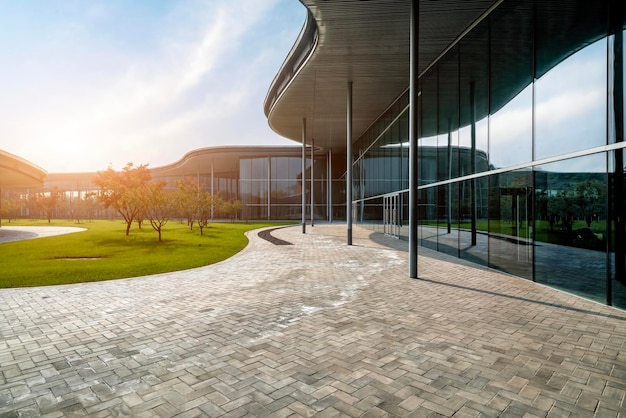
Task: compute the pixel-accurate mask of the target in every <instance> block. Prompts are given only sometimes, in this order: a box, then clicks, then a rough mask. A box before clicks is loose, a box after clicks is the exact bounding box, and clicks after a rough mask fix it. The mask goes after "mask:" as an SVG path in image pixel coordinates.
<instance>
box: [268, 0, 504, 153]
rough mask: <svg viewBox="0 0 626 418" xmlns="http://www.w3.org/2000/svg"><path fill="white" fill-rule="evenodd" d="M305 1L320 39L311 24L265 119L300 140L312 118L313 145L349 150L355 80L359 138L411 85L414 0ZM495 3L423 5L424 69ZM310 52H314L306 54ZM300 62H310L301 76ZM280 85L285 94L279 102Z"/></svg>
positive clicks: (469, 0)
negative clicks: (350, 100) (348, 104)
mask: <svg viewBox="0 0 626 418" xmlns="http://www.w3.org/2000/svg"><path fill="white" fill-rule="evenodd" d="M302 3H303V4H304V5H305V6H306V7H307V9H308V10H309V12H310V15H309V19H312V20H313V21H314V24H316V25H317V34H316V36H315V38H314V39H311V38H310V35H308V36H307V35H306V34H305V33H306V32H307V24H305V27H304V28H303V32H302V33H301V36H300V38H299V39H298V41H297V42H296V44H295V45H294V47H293V49H292V51H291V53H290V55H289V57H288V58H287V60H286V61H285V63H284V64H283V67H282V68H281V71H280V72H279V74H278V76H277V77H276V78H275V79H274V82H273V85H272V87H271V88H270V93H269V94H268V97H267V98H266V103H265V111H266V116H267V117H268V121H269V124H270V127H271V128H272V129H273V130H274V131H275V132H277V133H278V134H280V135H282V136H285V137H287V138H290V139H293V140H296V141H300V142H301V138H302V119H303V118H304V117H306V118H307V142H308V141H310V139H311V138H315V145H316V146H322V147H345V137H346V95H347V82H348V81H352V82H353V114H354V117H353V132H354V134H355V138H354V139H356V138H357V137H358V136H359V135H361V134H362V133H363V132H364V131H365V130H366V129H367V127H368V126H369V125H370V124H371V123H372V122H373V121H374V120H375V119H376V118H377V117H378V116H379V115H380V114H381V113H382V112H383V111H384V110H385V108H386V107H387V106H389V105H390V104H391V102H392V101H393V100H394V99H395V98H396V97H397V96H398V95H400V94H401V93H402V92H403V91H404V90H405V89H406V88H407V87H408V85H409V45H410V44H409V27H410V20H409V16H410V7H411V1H410V0H369V1H360V0H339V1H323V0H302ZM494 3H497V1H494V0H463V1H458V0H439V1H423V0H422V1H421V2H420V37H421V39H420V72H421V71H423V70H424V69H425V68H426V67H427V65H428V64H429V63H431V62H433V61H434V60H435V59H436V58H437V57H438V56H439V55H440V54H441V53H442V52H443V51H444V50H445V49H446V48H447V47H448V46H449V45H450V44H451V43H453V42H454V40H455V39H456V38H457V37H459V36H460V35H461V34H462V33H463V31H464V30H465V29H466V28H467V27H469V26H470V25H471V24H472V23H473V22H475V21H476V20H478V19H479V18H480V16H481V15H483V14H484V13H485V11H486V10H488V9H489V8H490V7H491V6H492V5H493V4H494ZM310 24H311V23H309V25H310ZM308 32H313V31H312V30H311V29H308ZM312 41H313V45H311V43H312ZM307 47H310V49H311V50H312V52H311V54H310V55H308V56H305V57H302V55H303V54H305V53H306V52H307V51H306V48H307ZM307 58H308V59H307ZM298 61H300V62H298ZM294 64H296V65H297V64H303V65H302V66H300V67H299V69H296V71H294V68H293V66H294ZM285 72H287V73H289V74H287V76H288V77H287V78H288V79H286V77H285ZM289 76H290V77H289ZM276 86H279V87H281V88H282V89H278V90H281V91H279V92H277V94H276V95H275V97H273V95H272V90H273V89H274V90H276Z"/></svg>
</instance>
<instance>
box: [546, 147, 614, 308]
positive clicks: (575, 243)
mask: <svg viewBox="0 0 626 418" xmlns="http://www.w3.org/2000/svg"><path fill="white" fill-rule="evenodd" d="M535 177H536V185H535V201H536V203H535V240H536V245H535V280H536V281H537V282H539V283H544V284H547V285H550V286H553V287H556V288H560V289H563V290H566V291H568V292H571V293H575V294H578V295H581V296H584V297H586V298H589V299H593V300H596V301H598V302H602V303H605V302H606V245H607V244H606V243H607V239H608V237H607V227H606V226H607V190H606V181H607V178H606V155H605V154H594V155H590V156H586V157H580V158H575V159H571V160H565V161H559V162H556V163H552V164H546V165H545V166H541V167H540V168H538V169H537V170H536V172H535Z"/></svg>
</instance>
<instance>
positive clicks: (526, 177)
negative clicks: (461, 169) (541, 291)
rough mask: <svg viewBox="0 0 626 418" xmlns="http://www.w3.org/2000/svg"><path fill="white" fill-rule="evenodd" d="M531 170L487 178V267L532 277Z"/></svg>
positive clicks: (528, 277)
mask: <svg viewBox="0 0 626 418" xmlns="http://www.w3.org/2000/svg"><path fill="white" fill-rule="evenodd" d="M532 184H533V182H532V171H530V170H520V171H513V172H508V173H502V174H496V175H492V176H490V177H489V266H490V267H493V268H497V269H499V270H502V271H506V272H507V273H511V274H514V275H516V276H520V277H524V278H527V279H532V260H533V249H532V210H531V209H532Z"/></svg>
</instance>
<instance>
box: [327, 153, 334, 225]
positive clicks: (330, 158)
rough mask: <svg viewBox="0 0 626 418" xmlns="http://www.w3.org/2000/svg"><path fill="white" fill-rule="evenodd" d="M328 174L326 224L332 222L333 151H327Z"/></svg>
mask: <svg viewBox="0 0 626 418" xmlns="http://www.w3.org/2000/svg"><path fill="white" fill-rule="evenodd" d="M326 166H327V167H328V168H327V171H328V174H327V175H326V177H327V178H328V180H327V182H328V222H330V223H332V222H333V150H332V149H329V150H328V164H327V165H326Z"/></svg>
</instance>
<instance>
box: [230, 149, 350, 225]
mask: <svg viewBox="0 0 626 418" xmlns="http://www.w3.org/2000/svg"><path fill="white" fill-rule="evenodd" d="M309 156H310V152H309ZM313 161H314V164H313V166H312V165H311V158H307V159H306V172H305V178H306V181H305V184H304V192H305V194H306V197H305V199H306V201H307V207H306V217H307V219H310V218H311V204H310V202H311V190H313V200H314V204H313V213H314V216H315V219H324V220H326V219H328V211H329V207H328V205H327V202H328V175H329V174H328V154H327V153H321V154H316V155H315V156H314V159H313ZM301 164H302V157H301V156H299V157H295V156H277V155H271V156H264V157H253V158H240V159H239V196H240V200H241V203H242V206H243V209H242V218H243V219H270V220H271V219H276V220H290V219H292V220H299V219H301V217H302V190H303V188H302V165H301ZM311 172H313V176H314V179H313V184H311ZM344 202H345V200H344ZM344 204H345V203H344Z"/></svg>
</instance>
